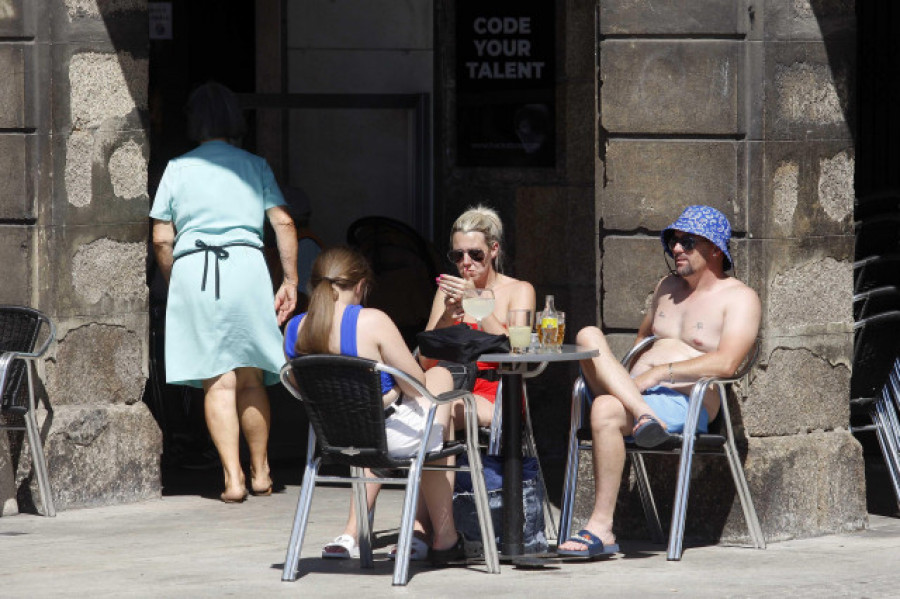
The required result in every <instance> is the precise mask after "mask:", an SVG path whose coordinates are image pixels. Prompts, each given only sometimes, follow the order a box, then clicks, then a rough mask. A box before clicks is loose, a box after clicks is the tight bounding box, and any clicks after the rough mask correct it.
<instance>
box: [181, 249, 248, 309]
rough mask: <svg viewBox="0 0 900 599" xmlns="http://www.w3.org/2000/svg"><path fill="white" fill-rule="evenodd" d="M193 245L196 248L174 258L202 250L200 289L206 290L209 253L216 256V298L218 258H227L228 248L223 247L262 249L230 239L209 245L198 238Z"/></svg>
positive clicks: (217, 293)
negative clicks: (229, 240) (240, 246)
mask: <svg viewBox="0 0 900 599" xmlns="http://www.w3.org/2000/svg"><path fill="white" fill-rule="evenodd" d="M194 245H195V246H197V247H196V249H192V250H188V251H186V252H184V253H182V254H180V255H178V256H176V257H175V260H178V259H179V258H183V257H185V256H187V255H189V254H196V253H198V252H203V281H202V282H201V283H200V291H206V274H207V272H208V271H209V254H210V252H212V254H213V255H214V256H215V257H216V264H215V269H216V299H219V260H227V259H228V250H226V249H225V248H227V247H232V246H236V245H242V246H246V247H251V248H255V249H257V250H259V251H262V247H260V246H258V245H256V244H253V243H248V242H246V241H232V242H230V243H223V244H222V245H209V244H207V243H205V242H204V241H203V240H201V239H198V240H197V241H195V242H194Z"/></svg>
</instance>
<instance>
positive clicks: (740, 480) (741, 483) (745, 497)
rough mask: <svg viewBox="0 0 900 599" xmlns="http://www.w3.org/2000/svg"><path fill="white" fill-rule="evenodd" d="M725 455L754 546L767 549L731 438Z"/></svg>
mask: <svg viewBox="0 0 900 599" xmlns="http://www.w3.org/2000/svg"><path fill="white" fill-rule="evenodd" d="M725 455H726V456H727V457H728V465H729V466H730V467H731V478H732V479H733V480H734V486H735V488H736V489H737V493H738V498H739V499H740V500H741V508H742V509H743V510H744V521H745V522H746V523H747V529H748V530H749V531H750V537H751V538H752V539H753V545H754V546H755V547H756V548H757V549H765V548H766V540H765V537H764V536H763V532H762V527H761V526H760V525H759V518H758V517H757V515H756V508H755V507H754V506H753V497H752V496H751V495H750V488H749V487H748V486H747V479H746V478H745V477H744V468H743V467H742V466H741V463H740V456H739V455H738V452H737V447H735V445H734V439H732V438H731V437H729V438H728V441H727V442H726V444H725Z"/></svg>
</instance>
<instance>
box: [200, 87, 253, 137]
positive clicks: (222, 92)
mask: <svg viewBox="0 0 900 599" xmlns="http://www.w3.org/2000/svg"><path fill="white" fill-rule="evenodd" d="M185 111H186V112H187V116H188V137H189V138H191V139H192V140H194V141H196V142H203V141H208V140H210V139H219V138H221V139H226V140H228V141H229V143H232V144H235V145H237V144H238V143H239V142H240V139H241V138H242V137H243V136H244V133H246V131H247V125H246V123H245V122H244V114H243V113H242V112H241V107H240V106H239V105H238V101H237V96H235V95H234V92H232V91H231V90H230V89H228V88H227V87H225V86H224V85H222V84H221V83H216V82H215V81H209V82H207V83H204V84H203V85H201V86H200V87H198V88H197V89H195V90H194V91H193V92H192V93H191V95H190V97H189V98H188V101H187V105H186V106H185Z"/></svg>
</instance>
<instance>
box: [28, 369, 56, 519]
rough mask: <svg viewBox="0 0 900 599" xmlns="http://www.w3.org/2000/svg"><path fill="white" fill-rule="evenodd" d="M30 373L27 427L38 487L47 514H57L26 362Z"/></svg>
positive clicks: (30, 380)
mask: <svg viewBox="0 0 900 599" xmlns="http://www.w3.org/2000/svg"><path fill="white" fill-rule="evenodd" d="M25 369H26V372H27V373H28V403H29V406H28V413H26V414H25V428H26V430H27V432H28V445H29V446H30V447H31V462H32V464H33V466H32V467H33V468H34V473H35V476H37V480H38V488H39V489H40V491H41V502H42V503H43V504H44V512H45V514H44V515H45V516H48V517H51V518H52V517H54V516H56V505H55V504H54V503H53V491H52V489H51V488H50V476H49V474H48V473H47V460H46V458H45V457H44V445H43V443H41V431H40V429H39V428H38V423H37V416H36V415H35V408H34V384H33V381H32V375H31V364H26V366H25Z"/></svg>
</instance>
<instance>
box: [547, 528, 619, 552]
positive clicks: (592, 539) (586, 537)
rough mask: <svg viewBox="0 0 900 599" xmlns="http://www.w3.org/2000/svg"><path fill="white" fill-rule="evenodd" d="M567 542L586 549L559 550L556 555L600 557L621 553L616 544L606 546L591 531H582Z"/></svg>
mask: <svg viewBox="0 0 900 599" xmlns="http://www.w3.org/2000/svg"><path fill="white" fill-rule="evenodd" d="M567 541H574V542H576V543H581V544H582V545H584V546H585V547H584V549H557V550H556V555H564V556H567V557H597V556H600V555H612V554H614V553H618V552H619V546H618V545H617V544H616V543H613V544H611V545H604V544H603V541H601V540H600V537H598V536H597V535H595V534H594V533H592V532H591V531H589V530H586V529H581V530H579V531H578V533H577V534H574V535H572V536H571V537H569V538H568V539H567Z"/></svg>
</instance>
